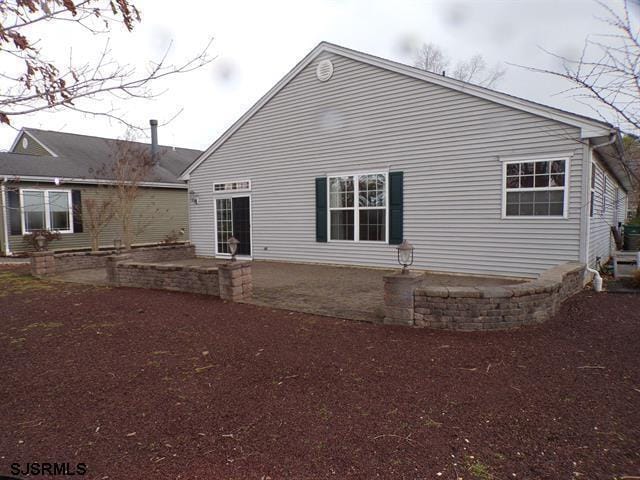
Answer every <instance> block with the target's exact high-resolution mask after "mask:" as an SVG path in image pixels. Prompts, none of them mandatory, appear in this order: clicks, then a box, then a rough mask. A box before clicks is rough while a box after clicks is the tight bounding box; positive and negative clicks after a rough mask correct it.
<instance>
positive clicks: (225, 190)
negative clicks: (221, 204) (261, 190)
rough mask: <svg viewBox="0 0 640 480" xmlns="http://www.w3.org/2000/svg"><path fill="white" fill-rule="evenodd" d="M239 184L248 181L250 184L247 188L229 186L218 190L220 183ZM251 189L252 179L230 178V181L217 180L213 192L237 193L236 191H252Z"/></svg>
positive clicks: (222, 193)
mask: <svg viewBox="0 0 640 480" xmlns="http://www.w3.org/2000/svg"><path fill="white" fill-rule="evenodd" d="M233 183H235V184H238V183H246V184H247V185H248V187H247V188H229V189H224V190H216V187H217V186H218V185H230V184H233ZM250 191H251V180H230V181H228V182H215V183H214V184H213V193H214V194H217V195H224V194H225V193H236V192H250Z"/></svg>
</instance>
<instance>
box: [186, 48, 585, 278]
mask: <svg viewBox="0 0 640 480" xmlns="http://www.w3.org/2000/svg"><path fill="white" fill-rule="evenodd" d="M323 58H330V59H331V60H332V61H333V63H334V74H333V77H332V78H331V79H330V80H329V81H328V82H324V83H323V82H319V81H318V80H317V78H316V76H315V68H316V66H317V64H318V62H319V61H320V60H322V59H323ZM578 137H579V130H578V128H575V127H571V126H567V125H564V124H560V123H558V122H555V121H552V120H548V119H544V118H542V117H538V116H535V115H532V114H530V113H526V112H522V111H519V110H515V109H512V108H509V107H506V106H502V105H498V104H495V103H493V102H490V101H488V100H484V99H480V98H477V97H473V96H471V95H467V94H464V93H460V92H456V91H453V90H450V89H447V88H445V87H442V86H438V85H434V84H430V83H427V82H424V81H420V80H417V79H414V78H409V77H406V76H404V75H400V74H398V73H394V72H390V71H387V70H384V69H382V68H378V67H374V66H371V65H369V64H365V63H361V62H358V61H354V60H350V59H347V58H345V57H341V56H338V55H335V54H329V53H326V52H325V53H323V54H322V55H320V56H319V58H317V59H316V60H315V61H313V62H311V64H310V65H308V66H307V67H306V68H304V69H303V70H302V71H301V72H300V73H299V74H298V75H297V76H296V77H294V78H293V79H292V80H291V81H290V82H289V84H288V85H286V86H285V87H284V89H283V90H281V91H280V92H279V93H278V94H277V95H275V96H274V97H273V98H272V99H271V100H270V101H269V102H267V103H266V104H265V105H264V106H263V107H262V108H261V109H260V110H259V111H258V112H257V113H256V114H255V115H254V116H253V117H252V118H251V119H249V120H248V121H247V123H245V124H244V125H243V126H242V127H241V128H240V129H239V130H238V131H236V132H235V133H234V134H233V135H232V136H231V137H230V138H229V139H228V140H227V141H226V142H225V143H224V144H223V145H222V146H221V147H220V148H219V149H218V150H217V151H215V152H214V153H213V154H212V155H211V156H210V157H209V158H208V159H207V160H205V161H204V162H203V163H202V164H201V165H200V166H199V167H198V168H197V169H195V170H194V171H193V172H192V174H191V179H190V189H192V190H193V191H194V192H195V193H196V194H197V195H198V197H199V200H200V202H199V204H198V205H192V206H191V208H190V215H191V217H190V223H191V239H192V242H193V243H194V244H195V245H196V249H197V253H198V255H214V252H215V250H214V237H213V235H214V209H213V205H214V200H213V193H212V185H213V183H214V182H221V181H230V180H242V179H250V180H251V181H252V192H251V197H252V204H251V207H252V227H253V232H252V235H253V255H254V258H256V259H270V260H290V261H302V262H321V263H337V264H353V265H373V266H380V267H389V266H396V253H395V247H394V246H390V245H386V244H382V243H353V242H339V243H338V242H328V243H317V242H315V191H314V179H315V178H316V177H322V176H327V175H331V174H340V173H367V172H379V171H403V172H404V236H405V238H407V239H408V240H410V241H411V242H412V243H413V244H414V245H415V267H417V268H420V269H428V270H433V271H441V272H456V273H471V274H497V275H512V276H535V275H536V274H538V273H539V272H541V271H543V270H545V269H547V268H549V267H551V266H554V265H556V264H558V263H560V262H565V261H568V260H578V259H579V226H580V203H581V202H580V190H581V188H582V186H581V173H582V170H581V169H582V146H581V144H580V143H579V142H578V141H577V140H578ZM565 152H570V157H571V158H570V167H571V171H570V183H571V186H570V189H569V195H570V197H569V216H568V219H562V218H558V219H550V220H549V219H533V218H529V219H525V218H519V219H516V218H509V219H502V218H501V213H502V191H503V189H502V181H503V180H502V162H500V161H499V158H498V157H499V156H509V155H529V154H531V155H536V154H541V153H565Z"/></svg>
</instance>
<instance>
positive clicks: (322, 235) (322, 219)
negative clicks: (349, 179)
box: [316, 177, 327, 242]
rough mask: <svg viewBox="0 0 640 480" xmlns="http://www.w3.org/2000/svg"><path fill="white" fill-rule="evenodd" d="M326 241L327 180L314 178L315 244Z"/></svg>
mask: <svg viewBox="0 0 640 480" xmlns="http://www.w3.org/2000/svg"><path fill="white" fill-rule="evenodd" d="M326 241H327V178H326V177H318V178H316V242H326Z"/></svg>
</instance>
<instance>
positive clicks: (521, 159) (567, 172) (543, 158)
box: [500, 154, 571, 220]
mask: <svg viewBox="0 0 640 480" xmlns="http://www.w3.org/2000/svg"><path fill="white" fill-rule="evenodd" d="M500 161H501V162H502V212H501V218H502V220H567V219H568V218H569V185H570V183H571V179H570V176H571V156H570V155H568V154H567V155H526V156H517V157H500ZM554 161H564V162H565V164H564V186H563V187H527V188H519V187H518V188H507V165H511V164H514V163H535V162H554ZM553 191H564V198H563V201H564V204H563V207H562V215H507V193H510V192H553Z"/></svg>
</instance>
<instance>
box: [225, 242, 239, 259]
mask: <svg viewBox="0 0 640 480" xmlns="http://www.w3.org/2000/svg"><path fill="white" fill-rule="evenodd" d="M239 243H240V240H238V239H237V238H236V237H229V239H228V240H227V245H229V253H230V254H231V261H232V262H235V261H236V252H237V251H238V244H239Z"/></svg>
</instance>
